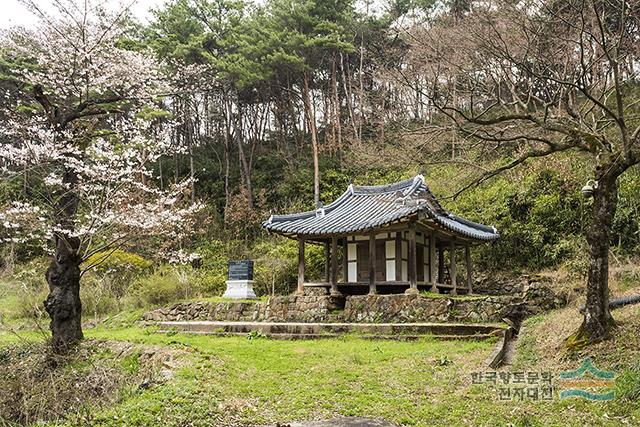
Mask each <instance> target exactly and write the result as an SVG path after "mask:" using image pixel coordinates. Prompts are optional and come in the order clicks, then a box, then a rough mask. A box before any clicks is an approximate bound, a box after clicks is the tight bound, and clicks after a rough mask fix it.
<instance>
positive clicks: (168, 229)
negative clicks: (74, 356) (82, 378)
mask: <svg viewBox="0 0 640 427" xmlns="http://www.w3.org/2000/svg"><path fill="white" fill-rule="evenodd" d="M24 3H25V4H26V5H27V6H28V7H29V8H30V9H31V10H32V11H33V12H34V13H35V15H36V16H37V17H38V18H39V19H38V21H39V25H38V26H37V27H34V28H29V29H27V28H15V29H12V30H10V31H8V32H7V33H6V34H4V35H3V38H2V41H1V43H2V46H1V49H2V52H3V56H4V57H5V59H6V61H7V62H9V63H12V64H21V65H20V66H14V67H12V69H11V72H12V73H13V76H14V77H15V81H18V82H20V83H18V84H16V85H15V86H14V87H13V88H9V89H7V90H8V91H9V92H7V93H5V94H3V95H4V96H3V98H2V103H1V104H0V108H1V109H2V111H1V114H2V116H3V117H4V118H5V120H4V122H3V123H0V174H1V175H2V177H3V179H5V178H6V179H9V180H11V179H22V180H25V182H26V183H27V185H26V186H25V187H28V188H29V191H30V192H31V194H30V197H28V201H21V200H13V201H12V202H11V203H10V204H9V205H8V206H4V207H0V239H2V240H3V241H4V242H10V243H13V244H20V243H27V242H39V243H41V244H42V245H43V246H44V247H45V248H46V249H47V250H48V251H49V252H50V253H51V254H52V258H51V262H50V265H49V268H48V269H47V272H46V279H47V282H48V284H49V295H48V297H47V299H46V301H45V302H44V305H45V308H46V311H47V312H48V314H49V316H50V317H51V332H52V336H53V341H52V343H53V348H54V350H55V351H57V352H63V351H64V350H65V349H67V348H68V347H69V346H70V345H72V344H73V343H75V342H77V341H78V340H80V339H82V336H83V335H82V327H81V301H80V295H79V290H80V279H81V277H82V275H83V274H84V273H85V272H86V271H88V270H89V269H91V268H92V267H95V265H86V264H87V263H85V261H86V260H87V259H89V257H91V255H92V254H95V253H97V252H103V253H109V252H110V251H114V250H115V249H117V248H119V247H121V246H122V245H124V244H126V242H128V241H129V240H131V239H132V238H134V237H136V238H137V237H138V236H140V235H146V236H155V237H156V238H158V237H160V238H163V239H165V240H167V241H169V242H177V241H180V239H181V238H182V237H183V236H184V235H185V233H187V232H188V231H189V230H190V229H192V226H193V221H194V219H193V218H194V213H195V212H196V211H197V210H198V209H199V205H197V204H195V203H192V202H191V201H190V198H189V197H188V193H189V188H190V184H191V183H190V181H189V180H187V181H184V182H179V183H175V184H174V185H173V186H171V187H170V188H164V189H159V188H158V187H157V186H156V185H155V180H154V177H153V174H152V170H151V167H150V166H151V165H153V163H154V161H156V160H157V159H158V158H159V157H160V156H162V155H166V154H169V153H170V151H171V150H172V149H174V148H172V146H171V144H170V143H169V133H170V131H171V125H172V124H171V121H170V120H168V119H167V118H166V117H167V114H166V112H165V111H164V110H163V109H162V107H163V106H164V105H163V103H166V102H168V101H164V100H163V99H164V98H163V97H162V94H163V93H167V92H169V91H170V88H169V87H167V86H166V84H165V83H164V79H163V78H162V75H161V64H158V63H157V62H156V61H155V60H154V58H153V56H152V55H150V54H149V53H147V52H141V51H135V50H129V49H126V48H123V47H122V46H124V45H125V44H124V43H123V40H124V39H125V37H126V36H127V31H128V27H127V22H128V16H127V15H128V11H127V8H124V9H122V10H119V11H110V10H105V9H104V8H103V7H102V6H101V4H102V3H104V2H98V1H90V0H87V1H84V0H83V1H75V0H55V1H52V2H51V4H50V5H49V6H50V7H49V8H47V10H51V11H52V12H51V13H49V12H46V11H45V9H44V8H42V7H40V5H39V4H38V3H36V2H35V1H34V0H25V1H24ZM10 91H13V92H11V93H10ZM158 117H162V118H164V120H158ZM167 248H170V246H163V249H167ZM167 255H168V256H171V257H172V258H174V259H184V258H188V257H185V254H184V253H183V252H180V251H179V252H177V253H176V254H171V253H167ZM93 259H96V257H94V258H93ZM98 259H100V260H102V261H104V259H105V257H98Z"/></svg>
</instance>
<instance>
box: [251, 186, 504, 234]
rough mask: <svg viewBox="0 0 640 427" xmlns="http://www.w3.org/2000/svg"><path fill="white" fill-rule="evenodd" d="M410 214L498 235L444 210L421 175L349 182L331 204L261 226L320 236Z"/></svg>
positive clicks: (458, 229)
mask: <svg viewBox="0 0 640 427" xmlns="http://www.w3.org/2000/svg"><path fill="white" fill-rule="evenodd" d="M411 217H419V218H428V219H431V220H433V221H434V222H436V223H437V224H438V225H439V226H440V227H441V228H443V229H445V230H448V231H449V232H450V233H452V234H457V235H460V236H463V237H467V238H471V239H475V240H483V241H490V240H496V239H497V238H498V237H499V234H498V232H497V230H496V229H495V228H494V227H488V226H486V225H482V224H477V223H475V222H472V221H469V220H466V219H463V218H459V217H457V216H455V215H453V214H451V213H449V212H447V211H446V210H445V209H444V208H443V207H442V206H441V205H440V203H438V201H437V200H436V198H435V197H434V195H433V194H432V193H431V191H429V188H428V187H427V185H426V184H425V182H424V177H423V176H422V175H417V176H416V177H414V178H412V179H408V180H405V181H400V182H396V183H393V184H387V185H377V186H354V185H349V188H348V189H347V191H345V192H344V193H343V194H342V195H341V196H340V197H339V198H338V199H337V200H336V201H334V202H333V203H331V204H330V205H327V206H323V207H321V208H318V209H316V210H315V211H308V212H301V213H295V214H290V215H272V216H271V217H270V218H269V219H268V220H267V221H265V222H264V223H263V224H262V225H263V227H264V228H266V229H267V230H269V231H272V232H274V233H280V234H287V235H298V234H300V235H308V236H323V235H335V234H349V233H356V232H361V231H366V230H371V229H375V228H379V227H381V226H384V225H387V224H390V223H392V222H395V221H400V220H403V219H409V218H411Z"/></svg>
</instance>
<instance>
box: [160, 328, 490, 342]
mask: <svg viewBox="0 0 640 427" xmlns="http://www.w3.org/2000/svg"><path fill="white" fill-rule="evenodd" d="M156 332H158V333H170V332H176V331H175V329H173V330H163V329H159V330H158V331H156ZM186 333H189V334H197V335H211V336H217V337H247V336H248V335H249V333H246V332H201V331H188V332H186ZM265 336H266V337H268V338H270V339H275V340H317V339H331V338H340V337H344V336H345V335H344V334H326V333H325V334H289V333H277V334H274V333H267V334H265ZM352 336H353V337H354V338H360V339H365V340H394V341H416V340H419V339H423V338H435V339H438V340H445V341H452V340H463V341H473V340H478V341H480V340H485V339H488V338H491V337H494V336H495V335H494V334H477V335H430V334H425V335H406V334H397V335H370V334H366V335H363V334H354V335H352Z"/></svg>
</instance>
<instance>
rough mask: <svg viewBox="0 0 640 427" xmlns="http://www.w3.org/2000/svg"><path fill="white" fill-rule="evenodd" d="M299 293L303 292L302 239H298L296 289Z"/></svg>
mask: <svg viewBox="0 0 640 427" xmlns="http://www.w3.org/2000/svg"><path fill="white" fill-rule="evenodd" d="M297 293H298V294H299V295H303V294H304V239H298V290H297Z"/></svg>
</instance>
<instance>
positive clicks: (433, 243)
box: [425, 233, 438, 292]
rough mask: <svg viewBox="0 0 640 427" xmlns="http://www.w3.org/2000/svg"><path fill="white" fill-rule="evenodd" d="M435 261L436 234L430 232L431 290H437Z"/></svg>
mask: <svg viewBox="0 0 640 427" xmlns="http://www.w3.org/2000/svg"><path fill="white" fill-rule="evenodd" d="M437 262H438V261H437V259H436V235H435V233H431V235H430V236H429V280H430V281H431V292H438V287H437V286H436V283H437V282H438V277H437V274H438V266H437ZM425 281H426V280H425Z"/></svg>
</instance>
